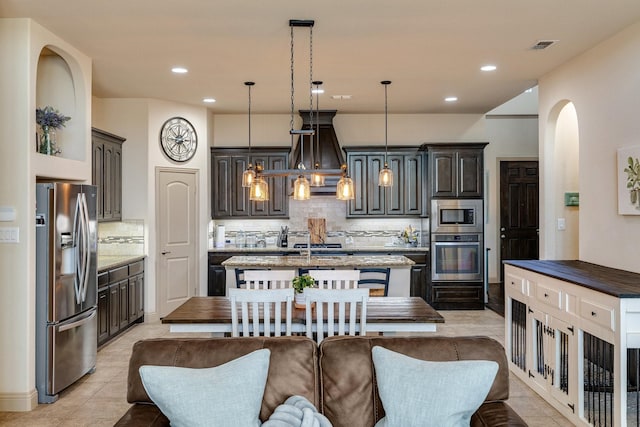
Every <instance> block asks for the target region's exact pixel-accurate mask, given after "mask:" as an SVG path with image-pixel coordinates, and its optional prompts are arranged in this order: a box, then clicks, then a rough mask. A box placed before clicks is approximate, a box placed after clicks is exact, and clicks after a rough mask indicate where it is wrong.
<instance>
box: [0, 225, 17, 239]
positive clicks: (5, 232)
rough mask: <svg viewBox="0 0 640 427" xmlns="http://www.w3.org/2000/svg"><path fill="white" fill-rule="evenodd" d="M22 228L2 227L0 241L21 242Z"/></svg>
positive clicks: (0, 228)
mask: <svg viewBox="0 0 640 427" xmlns="http://www.w3.org/2000/svg"><path fill="white" fill-rule="evenodd" d="M19 242H20V229H19V228H18V227H0V243H19Z"/></svg>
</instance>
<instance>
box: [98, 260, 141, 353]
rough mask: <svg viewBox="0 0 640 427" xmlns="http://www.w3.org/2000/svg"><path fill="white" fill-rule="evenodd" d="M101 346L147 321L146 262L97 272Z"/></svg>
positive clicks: (99, 340)
mask: <svg viewBox="0 0 640 427" xmlns="http://www.w3.org/2000/svg"><path fill="white" fill-rule="evenodd" d="M98 286H99V288H98V337H97V338H98V346H100V345H102V344H104V343H106V342H107V341H109V340H110V339H111V338H113V337H114V336H116V335H117V334H119V333H120V332H122V331H124V330H125V329H127V328H128V327H129V326H131V325H132V324H134V323H140V322H142V321H144V261H143V260H142V261H136V262H133V263H131V264H129V265H125V266H122V267H117V268H114V269H110V270H105V271H101V272H99V273H98Z"/></svg>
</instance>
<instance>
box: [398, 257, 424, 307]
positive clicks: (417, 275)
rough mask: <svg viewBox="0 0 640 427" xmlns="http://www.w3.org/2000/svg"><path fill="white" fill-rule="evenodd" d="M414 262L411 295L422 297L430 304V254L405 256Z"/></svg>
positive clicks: (410, 287) (410, 286)
mask: <svg viewBox="0 0 640 427" xmlns="http://www.w3.org/2000/svg"><path fill="white" fill-rule="evenodd" d="M403 255H404V256H406V257H407V258H409V259H410V260H412V261H413V262H415V264H414V265H412V266H411V283H410V285H409V295H410V296H412V297H421V298H422V299H424V300H425V301H427V302H428V298H427V285H428V282H427V281H428V280H429V253H428V252H424V253H415V252H412V253H405V254H403Z"/></svg>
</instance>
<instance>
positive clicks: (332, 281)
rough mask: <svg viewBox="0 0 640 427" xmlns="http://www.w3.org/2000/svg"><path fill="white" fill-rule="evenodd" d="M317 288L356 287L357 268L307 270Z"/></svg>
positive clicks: (358, 273)
mask: <svg viewBox="0 0 640 427" xmlns="http://www.w3.org/2000/svg"><path fill="white" fill-rule="evenodd" d="M309 276H311V277H313V279H314V280H315V281H316V283H317V286H318V288H319V289H354V288H357V287H358V280H359V279H360V271H359V270H309Z"/></svg>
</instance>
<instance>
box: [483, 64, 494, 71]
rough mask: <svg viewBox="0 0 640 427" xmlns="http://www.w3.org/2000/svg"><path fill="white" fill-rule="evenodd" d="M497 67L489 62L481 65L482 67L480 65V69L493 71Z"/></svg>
mask: <svg viewBox="0 0 640 427" xmlns="http://www.w3.org/2000/svg"><path fill="white" fill-rule="evenodd" d="M497 68H498V67H496V66H495V65H491V64H487V65H483V66H482V67H480V70H482V71H495V70H496V69H497Z"/></svg>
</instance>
